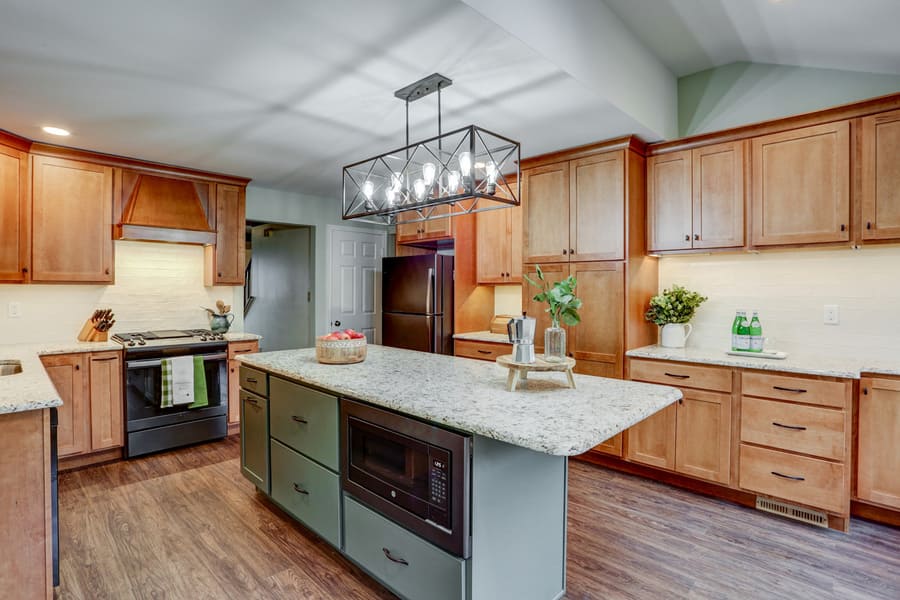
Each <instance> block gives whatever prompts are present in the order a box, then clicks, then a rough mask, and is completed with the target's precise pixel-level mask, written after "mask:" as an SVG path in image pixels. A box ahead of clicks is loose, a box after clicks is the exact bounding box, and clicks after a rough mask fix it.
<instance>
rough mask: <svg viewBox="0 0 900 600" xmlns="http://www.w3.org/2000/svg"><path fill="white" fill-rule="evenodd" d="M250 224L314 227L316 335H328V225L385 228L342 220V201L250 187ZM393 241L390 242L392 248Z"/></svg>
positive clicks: (380, 229)
mask: <svg viewBox="0 0 900 600" xmlns="http://www.w3.org/2000/svg"><path fill="white" fill-rule="evenodd" d="M247 220H248V221H261V222H263V223H282V224H286V225H309V226H310V227H312V228H313V229H312V236H313V253H314V260H315V272H314V273H313V297H314V300H315V334H316V335H320V334H322V333H325V331H326V328H327V325H328V306H327V303H328V296H327V292H326V288H325V285H326V282H327V276H326V272H327V269H328V235H327V233H326V225H342V226H345V227H362V228H364V229H372V230H377V231H383V230H385V227H379V226H377V225H368V224H362V223H354V222H353V221H344V220H342V219H341V201H340V198H322V197H319V196H309V195H306V194H297V193H294V192H287V191H283V190H273V189H270V188H263V187H257V186H254V185H250V186H248V187H247ZM391 243H392V240H391V239H390V238H389V239H388V246H390V244H391Z"/></svg>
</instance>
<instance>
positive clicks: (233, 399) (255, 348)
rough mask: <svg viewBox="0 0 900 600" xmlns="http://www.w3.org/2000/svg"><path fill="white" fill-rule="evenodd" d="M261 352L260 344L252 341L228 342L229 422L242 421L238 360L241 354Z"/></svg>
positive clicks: (239, 364) (239, 365) (239, 363)
mask: <svg viewBox="0 0 900 600" xmlns="http://www.w3.org/2000/svg"><path fill="white" fill-rule="evenodd" d="M253 352H259V342H258V341H256V340H251V341H247V342H228V422H229V423H230V424H234V423H239V422H240V420H241V403H240V399H239V395H240V389H241V375H240V373H241V362H240V361H239V360H237V358H236V357H237V356H238V355H240V354H250V353H253Z"/></svg>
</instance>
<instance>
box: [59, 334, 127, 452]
mask: <svg viewBox="0 0 900 600" xmlns="http://www.w3.org/2000/svg"><path fill="white" fill-rule="evenodd" d="M41 362H42V363H43V365H44V369H45V370H46V371H47V375H48V376H49V377H50V380H51V381H52V382H53V385H54V387H56V391H57V393H58V394H59V396H60V398H61V399H62V401H63V405H62V406H61V407H59V409H58V417H59V426H58V428H57V440H58V453H59V457H60V458H65V457H68V456H76V455H87V454H90V453H93V452H100V451H103V450H110V449H115V448H120V447H122V445H123V444H124V436H125V423H124V416H123V412H124V405H123V401H122V398H123V391H122V356H121V353H120V352H119V351H116V350H113V351H108V352H93V353H87V352H84V353H79V354H51V355H45V356H42V357H41Z"/></svg>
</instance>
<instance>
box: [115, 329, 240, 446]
mask: <svg viewBox="0 0 900 600" xmlns="http://www.w3.org/2000/svg"><path fill="white" fill-rule="evenodd" d="M113 339H114V340H115V341H117V342H119V343H120V344H122V346H123V348H124V350H125V361H124V362H125V372H124V382H125V392H124V396H125V397H124V403H125V456H126V458H131V457H134V456H140V455H142V454H148V453H150V452H157V451H160V450H168V449H170V448H176V447H178V446H185V445H188V444H195V443H198V442H206V441H210V440H214V439H219V438H223V437H225V435H226V434H227V432H228V423H227V419H228V352H227V350H228V342H227V341H225V338H224V336H222V334H217V333H213V332H212V331H209V330H206V329H187V330H179V329H170V330H160V331H144V332H138V333H119V334H116V335H114V336H113ZM177 356H199V357H200V358H201V359H202V361H203V371H204V376H205V377H206V393H207V401H208V405H206V406H203V407H200V408H188V407H187V406H186V405H175V406H171V407H167V408H163V407H162V362H163V360H164V359H167V358H174V357H177Z"/></svg>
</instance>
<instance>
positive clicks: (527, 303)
mask: <svg viewBox="0 0 900 600" xmlns="http://www.w3.org/2000/svg"><path fill="white" fill-rule="evenodd" d="M524 269H525V274H526V275H528V276H529V277H530V278H531V279H533V280H534V281H537V282H538V283H540V281H538V278H537V271H536V270H535V268H534V265H525V267H524ZM541 271H543V273H544V279H546V281H547V282H548V283H549V285H551V286H552V285H553V284H554V283H556V282H557V281H562V280H563V279H565V278H566V277H568V275H569V266H568V265H563V264H555V265H552V264H551V265H541ZM538 293H540V290H538V288H536V287H534V286H533V285H531V284H530V283H528V282H525V283H523V284H522V310H523V311H525V313H526V314H527V315H528V316H529V317H534V318H535V319H537V323H535V328H534V351H535V353H537V354H541V353H543V352H544V330H545V329H547V328H548V327H550V315H548V314H547V303H546V302H535V300H534V295H535V294H538Z"/></svg>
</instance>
